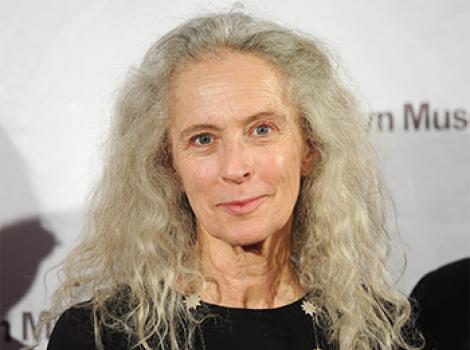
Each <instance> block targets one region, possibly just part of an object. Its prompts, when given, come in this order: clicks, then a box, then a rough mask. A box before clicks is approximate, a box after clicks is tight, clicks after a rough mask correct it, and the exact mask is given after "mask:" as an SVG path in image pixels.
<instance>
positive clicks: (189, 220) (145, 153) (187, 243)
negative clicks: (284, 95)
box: [50, 12, 413, 350]
mask: <svg viewBox="0 0 470 350" xmlns="http://www.w3.org/2000/svg"><path fill="white" fill-rule="evenodd" d="M221 48H224V49H230V50H235V51H237V52H241V53H247V54H255V55H257V56H259V57H262V58H264V59H265V60H266V61H268V62H270V63H271V64H273V65H274V66H276V67H277V68H278V69H279V71H280V72H282V74H283V75H284V76H285V77H286V80H287V89H288V93H289V96H290V98H291V100H292V102H293V103H294V104H295V106H296V107H297V108H298V111H299V114H300V120H301V124H302V125H301V127H302V128H303V130H304V133H305V137H306V138H308V139H309V140H310V141H311V142H312V143H314V144H315V145H316V148H317V149H318V152H319V160H318V161H317V162H316V165H315V168H314V170H313V171H312V172H311V173H310V174H309V175H308V176H306V177H305V178H303V180H302V184H301V192H300V195H299V199H298V202H297V204H296V208H295V213H294V225H293V232H292V244H293V247H292V248H293V249H292V261H293V264H294V266H295V271H296V274H297V277H298V280H299V281H300V283H301V285H302V286H303V287H304V288H305V289H306V290H308V291H310V292H311V295H312V298H314V299H315V300H314V302H315V303H317V304H318V305H321V306H322V308H323V309H324V310H325V311H326V314H327V315H328V317H329V336H330V338H331V340H333V341H337V342H338V344H339V345H340V348H341V349H360V350H362V349H363V350H366V349H367V350H371V349H393V348H395V347H396V346H400V347H402V348H404V349H413V347H412V346H411V345H408V344H406V342H405V341H404V339H403V337H402V328H403V325H404V324H405V323H406V322H407V320H408V319H409V318H410V304H409V302H408V300H407V298H406V297H404V296H403V295H401V294H400V293H399V292H398V291H397V290H396V288H395V286H394V281H393V279H392V277H391V275H390V274H389V272H388V271H387V267H386V264H387V259H388V256H389V253H390V249H391V248H392V246H393V244H392V240H391V238H390V236H389V234H388V232H387V230H386V227H385V221H386V215H385V207H384V203H385V200H384V186H383V183H382V179H381V174H380V171H379V169H378V165H377V164H378V163H377V160H376V155H375V152H374V150H373V148H372V146H371V145H370V143H369V141H368V135H367V130H366V127H365V121H364V119H363V116H362V114H361V113H360V111H359V108H358V106H357V103H356V100H355V98H354V97H353V96H352V94H351V93H350V91H348V89H347V88H346V87H345V86H344V84H343V83H341V81H340V79H339V78H338V73H337V67H336V66H335V65H334V64H333V63H332V62H333V60H332V59H331V57H330V54H329V53H328V50H327V49H326V48H325V47H324V46H323V44H321V43H320V42H319V41H318V40H315V39H313V38H311V37H309V36H307V35H304V34H300V33H297V32H295V31H292V30H289V29H286V28H284V27H282V26H279V25H277V24H275V23H271V22H268V21H265V20H260V19H255V18H253V17H251V16H248V15H245V14H241V13H237V12H230V13H222V14H214V15H208V16H203V17H197V18H193V19H191V20H189V21H187V22H186V23H183V24H182V25H180V26H178V27H177V28H176V29H174V30H172V31H171V32H169V33H168V34H166V35H165V36H163V37H162V38H161V39H160V40H158V41H157V42H156V43H155V44H154V45H153V46H152V47H151V48H150V49H149V50H148V52H147V54H146V56H145V58H144V60H143V62H142V64H141V65H140V66H139V67H138V68H137V69H135V70H134V71H133V72H132V74H131V75H130V77H129V78H128V80H127V82H126V84H125V86H124V88H123V89H122V91H121V94H120V96H119V99H118V101H117V108H116V112H115V120H114V125H113V126H112V130H113V132H112V135H111V138H110V142H109V149H108V158H107V163H106V166H105V169H104V172H103V175H102V179H101V181H100V182H99V184H98V186H97V189H96V191H95V195H94V198H93V201H92V206H91V211H90V218H89V221H88V225H87V227H86V235H85V236H84V237H83V239H82V241H81V243H80V244H79V245H78V246H77V247H76V248H75V249H74V250H73V252H72V253H71V254H70V255H69V256H68V258H67V259H66V261H65V262H64V265H63V269H62V273H63V274H62V276H63V280H62V285H61V287H60V288H59V290H58V291H57V292H56V294H55V296H54V299H53V307H52V308H51V313H50V317H56V316H57V315H58V314H59V313H60V312H62V311H63V309H64V308H65V307H68V306H70V305H73V304H75V303H77V302H78V301H82V300H84V299H87V298H92V301H91V302H90V304H91V305H92V307H93V310H94V315H95V333H96V339H97V341H98V347H101V345H100V342H99V340H100V329H101V328H102V327H111V328H115V329H119V330H121V331H126V332H129V333H131V334H133V335H134V336H136V337H137V339H138V341H139V342H140V344H141V345H142V346H143V347H144V348H145V349H150V345H149V343H148V340H149V339H150V338H152V337H153V338H155V337H156V338H157V339H159V340H160V342H161V344H160V345H161V346H164V345H165V344H166V346H167V347H169V348H171V349H173V350H176V349H180V347H181V344H179V343H178V336H180V335H181V332H182V330H181V329H179V328H178V327H180V326H178V325H179V324H180V323H179V322H178V321H177V320H180V319H184V320H187V321H190V322H189V323H188V324H194V323H195V322H197V320H195V319H193V317H192V316H191V314H190V313H189V312H188V311H187V310H186V308H185V306H184V300H183V296H182V293H181V291H188V290H189V291H192V292H197V291H198V290H199V286H201V285H203V282H204V275H203V274H202V271H201V269H200V264H199V260H198V256H197V254H196V253H195V250H194V246H195V218H194V214H193V213H192V211H191V208H190V206H189V205H188V202H187V200H186V198H185V196H184V194H183V193H181V190H180V189H179V187H178V185H177V183H176V181H175V178H174V174H173V171H172V170H171V169H170V161H171V154H170V152H169V144H168V136H167V128H168V114H167V109H168V108H167V107H168V91H169V88H170V82H171V78H172V74H173V73H174V71H175V70H176V69H177V68H178V67H181V66H182V65H185V64H187V63H188V62H191V61H192V60H197V59H200V58H201V57H202V56H204V55H205V54H208V53H213V52H215V51H217V50H219V49H221ZM123 286H125V289H126V298H125V299H122V298H121V301H120V302H121V303H127V306H128V307H122V305H120V306H119V307H117V306H116V298H117V296H118V295H120V293H121V291H122V290H123ZM121 294H122V293H121ZM123 300H124V301H123ZM98 315H99V317H98ZM183 331H184V332H186V335H185V336H186V337H189V338H190V337H191V334H192V331H191V327H187V329H185V330H183ZM164 339H166V340H165V341H164Z"/></svg>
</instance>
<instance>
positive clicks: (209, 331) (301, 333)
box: [47, 299, 337, 350]
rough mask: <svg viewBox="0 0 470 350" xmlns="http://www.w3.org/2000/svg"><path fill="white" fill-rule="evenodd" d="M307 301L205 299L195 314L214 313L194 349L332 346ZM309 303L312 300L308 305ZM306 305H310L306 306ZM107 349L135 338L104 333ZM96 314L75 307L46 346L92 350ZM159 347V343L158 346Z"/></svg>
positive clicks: (120, 348)
mask: <svg viewBox="0 0 470 350" xmlns="http://www.w3.org/2000/svg"><path fill="white" fill-rule="evenodd" d="M305 303H306V301H305V300H304V299H300V300H298V301H296V302H294V303H292V304H289V305H286V306H282V307H279V308H275V309H261V310H260V309H241V308H240V309H239V308H229V307H222V306H217V305H211V304H206V303H201V305H199V306H197V308H196V312H201V313H205V314H211V315H214V316H212V317H209V318H207V319H205V320H204V321H203V323H202V324H201V325H200V326H199V327H198V328H197V329H196V333H195V335H194V343H193V344H194V347H193V348H194V349H197V350H199V349H201V350H202V349H205V350H221V349H225V350H241V349H242V350H263V349H270V350H294V349H295V350H314V349H317V348H318V349H321V350H333V349H337V348H336V347H335V346H334V345H332V344H328V343H327V341H326V339H327V338H326V336H325V331H324V330H323V331H322V330H321V328H320V327H319V326H318V325H315V326H314V322H313V317H312V316H311V312H310V314H309V313H307V312H306V311H305V310H307V311H311V309H309V308H308V306H309V305H308V304H305ZM310 305H311V304H310ZM306 306H307V307H306ZM304 309H305V310H304ZM102 341H103V345H104V348H105V349H112V350H127V349H130V348H131V347H132V346H133V345H134V344H135V342H134V341H133V340H132V338H130V337H128V336H127V335H124V334H122V333H117V332H112V331H109V330H108V331H106V330H105V331H104V332H103V334H102ZM95 348H96V347H95V341H94V335H93V322H92V313H91V311H90V309H87V308H71V309H68V310H67V311H65V312H64V313H63V314H62V316H61V317H60V318H59V320H58V321H57V323H56V325H55V328H54V330H53V332H52V335H51V338H50V340H49V344H48V347H47V349H48V350H59V349H60V350H63V349H68V350H94V349H95ZM155 349H158V346H156V347H155Z"/></svg>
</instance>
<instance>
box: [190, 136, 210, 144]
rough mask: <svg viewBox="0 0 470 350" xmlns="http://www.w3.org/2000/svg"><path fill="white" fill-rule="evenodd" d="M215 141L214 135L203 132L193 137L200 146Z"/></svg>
mask: <svg viewBox="0 0 470 350" xmlns="http://www.w3.org/2000/svg"><path fill="white" fill-rule="evenodd" d="M212 141H213V136H212V135H210V134H201V135H196V136H194V137H193V142H195V143H196V144H197V145H199V146H203V145H209V144H211V143H212Z"/></svg>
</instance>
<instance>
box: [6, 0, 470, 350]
mask: <svg viewBox="0 0 470 350" xmlns="http://www.w3.org/2000/svg"><path fill="white" fill-rule="evenodd" d="M241 3H243V5H244V6H245V8H246V9H247V11H248V12H249V13H251V14H254V15H258V16H262V17H265V18H268V19H272V20H275V21H277V22H279V23H281V24H285V25H287V26H290V27H294V28H298V29H300V30H302V31H305V32H309V33H312V34H314V35H316V36H317V37H319V38H321V39H323V40H325V41H326V42H327V43H329V44H330V45H331V46H332V48H333V49H334V51H335V52H336V53H337V54H338V55H339V56H340V57H341V58H342V61H343V65H344V67H345V69H346V72H347V75H349V76H350V77H352V79H353V80H352V82H351V86H352V87H353V88H354V89H355V90H356V91H357V94H358V96H359V98H360V99H361V101H362V103H363V104H364V108H365V109H366V110H367V111H368V113H369V118H370V123H371V130H372V131H373V132H374V135H375V138H376V139H377V148H378V151H379V154H380V156H381V159H382V162H383V167H384V170H385V174H386V178H387V181H388V184H389V187H390V189H391V192H392V195H393V197H394V199H395V204H396V208H397V214H398V226H399V228H400V231H401V234H402V237H403V239H404V241H405V242H406V247H407V253H408V267H407V270H406V272H405V275H404V276H403V280H402V283H401V285H400V286H401V289H402V290H403V291H404V292H406V293H408V292H409V291H410V290H411V288H412V287H413V285H414V284H415V283H416V282H417V280H418V279H419V278H420V277H421V276H422V275H423V274H424V273H426V272H428V271H429V270H431V269H434V268H436V267H438V266H440V265H443V264H445V263H448V262H450V261H454V260H457V259H459V258H461V257H464V256H468V255H470V232H469V228H470V185H469V180H470V99H469V98H470V68H469V61H470V60H469V59H470V29H469V23H470V2H468V1H467V0H449V1H440V0H426V1H424V0H423V1H418V0H414V1H405V0H401V1H377V0H361V1H341V0H321V1H300V0H290V1H288V2H279V3H274V2H273V1H272V0H259V1H242V2H241ZM231 4H232V2H231V1H218V2H209V1H179V0H173V1H152V0H145V1H144V0H140V1H124V0H100V1H96V0H82V1H70V0H69V1H65V0H43V1H32V0H31V1H25V0H10V1H8V0H3V1H2V2H0V118H1V119H0V152H1V170H0V184H1V185H0V186H1V192H0V195H1V197H0V198H1V201H0V227H1V228H2V231H1V236H0V238H1V262H2V270H1V272H2V274H1V278H2V279H1V286H2V288H1V292H2V295H0V298H1V300H2V304H1V305H2V309H1V318H2V319H7V320H8V321H9V323H10V324H11V334H12V336H13V338H14V339H13V340H12V341H11V342H9V344H10V346H11V348H14V347H13V344H19V343H31V341H32V333H31V330H32V328H34V327H35V324H36V322H37V315H38V314H39V313H40V312H41V310H43V308H44V307H45V305H46V301H47V298H48V297H49V296H50V292H51V290H52V289H53V288H54V286H55V276H54V274H53V273H50V274H46V271H47V270H48V269H50V268H51V267H52V266H54V265H55V264H57V263H58V262H59V261H60V260H61V259H62V258H63V257H64V255H65V254H66V252H67V251H68V250H69V249H70V247H71V246H72V245H73V243H74V242H76V240H77V235H78V232H79V231H80V225H81V222H82V212H83V210H84V208H85V206H86V201H87V196H88V193H89V190H90V187H91V185H92V184H93V181H94V180H95V179H96V177H97V175H98V174H99V171H100V170H99V169H100V164H101V161H100V148H101V145H102V141H103V138H104V136H105V134H106V131H107V129H108V124H109V118H110V114H111V109H112V104H113V100H114V97H115V94H116V91H117V89H118V87H119V86H120V84H121V83H122V82H123V79H124V77H125V75H126V73H127V71H128V69H129V67H131V66H133V65H136V64H138V62H139V60H140V59H141V58H142V57H143V54H144V53H145V50H146V48H148V47H149V46H150V44H151V43H152V42H154V41H155V40H156V39H157V38H158V37H159V36H160V35H161V34H163V33H165V32H166V31H167V30H169V29H170V28H172V27H173V26H174V25H176V24H177V23H179V22H181V21H182V20H184V19H186V18H187V17H189V16H191V15H194V14H199V13H202V12H205V11H207V10H218V9H229V8H230V7H231ZM44 282H46V284H47V286H48V290H47V291H46V288H45V285H44ZM0 342H1V341H0Z"/></svg>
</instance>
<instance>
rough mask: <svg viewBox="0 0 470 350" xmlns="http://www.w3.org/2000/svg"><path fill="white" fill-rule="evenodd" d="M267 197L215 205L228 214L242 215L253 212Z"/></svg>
mask: <svg viewBox="0 0 470 350" xmlns="http://www.w3.org/2000/svg"><path fill="white" fill-rule="evenodd" d="M266 197H267V195H261V196H257V197H252V198H248V199H243V200H240V201H232V202H224V203H219V204H217V206H218V207H221V208H222V209H224V210H226V211H227V212H229V213H230V214H234V215H243V214H249V213H251V212H253V211H255V210H256V209H257V208H258V207H259V206H260V205H261V204H262V203H263V202H264V200H265V199H266Z"/></svg>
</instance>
